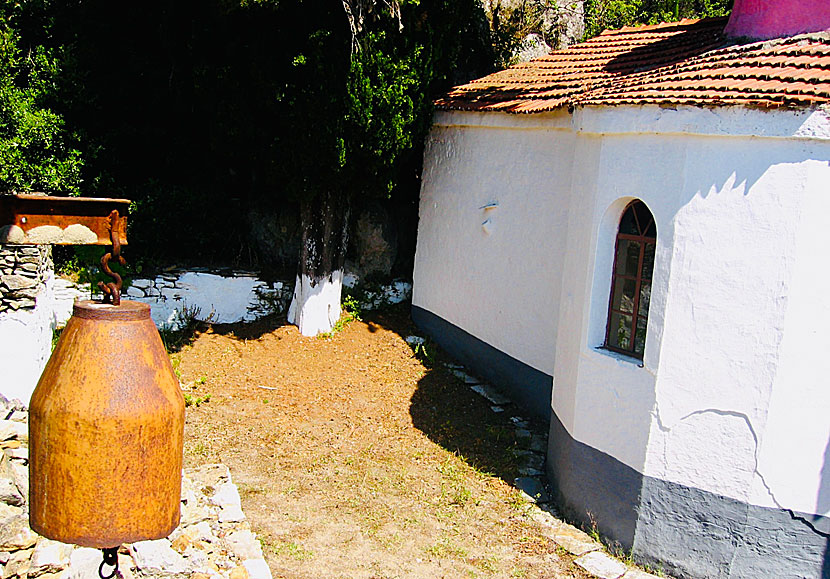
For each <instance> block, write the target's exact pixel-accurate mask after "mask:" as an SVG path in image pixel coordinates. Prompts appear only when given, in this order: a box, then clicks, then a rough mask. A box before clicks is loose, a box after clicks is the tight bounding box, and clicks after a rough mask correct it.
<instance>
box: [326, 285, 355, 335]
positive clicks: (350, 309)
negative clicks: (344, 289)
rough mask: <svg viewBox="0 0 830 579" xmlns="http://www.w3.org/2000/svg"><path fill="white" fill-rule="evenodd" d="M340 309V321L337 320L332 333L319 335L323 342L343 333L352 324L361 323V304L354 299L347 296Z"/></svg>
mask: <svg viewBox="0 0 830 579" xmlns="http://www.w3.org/2000/svg"><path fill="white" fill-rule="evenodd" d="M340 309H341V312H340V319H339V320H337V322H336V323H335V324H334V327H333V328H332V329H331V331H330V332H324V333H321V334H317V337H318V338H320V339H321V340H328V339H331V338H333V337H334V336H335V334H337V333H339V332H342V331H343V330H344V329H345V328H346V326H348V325H349V324H351V323H352V322H359V321H360V319H361V318H360V304H359V303H358V302H357V300H356V299H354V298H353V297H350V296H345V297H344V298H343V299H342V300H341V303H340Z"/></svg>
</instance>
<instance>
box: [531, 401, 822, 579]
mask: <svg viewBox="0 0 830 579" xmlns="http://www.w3.org/2000/svg"><path fill="white" fill-rule="evenodd" d="M547 470H548V476H549V477H550V481H551V485H552V487H553V493H554V497H555V499H556V501H557V502H558V503H559V507H560V509H561V510H562V512H563V514H565V515H566V516H567V517H569V518H571V519H572V520H575V521H577V522H580V523H583V524H585V525H588V526H590V525H591V524H592V522H596V525H597V527H598V530H599V532H600V533H601V534H602V535H603V537H604V538H606V539H608V540H609V541H611V542H616V543H618V544H619V545H620V546H621V547H622V549H623V550H624V551H626V552H630V551H631V550H632V547H633V554H634V558H635V560H636V561H637V562H638V563H641V564H648V565H650V566H652V567H660V568H662V569H664V570H666V571H667V572H669V573H671V574H673V575H675V576H677V577H689V578H695V579H698V578H699V579H704V578H705V579H710V578H712V579H715V578H717V579H759V578H775V579H796V578H798V579H804V578H810V579H819V578H821V579H830V552H828V551H829V550H830V549H828V547H829V546H830V518H827V517H822V516H819V515H808V514H804V513H798V512H791V511H787V510H783V509H768V508H764V507H757V506H753V505H748V504H746V503H742V502H740V501H738V500H735V499H731V498H728V497H724V496H721V495H716V494H714V493H710V492H707V491H704V490H701V489H696V488H689V487H685V486H683V485H678V484H675V483H671V482H667V481H664V480H660V479H655V478H652V477H647V476H643V475H642V474H640V473H638V472H637V471H636V470H634V469H633V468H631V467H629V466H627V465H625V464H623V463H621V462H620V461H618V460H617V459H615V458H613V457H612V456H610V455H608V454H605V453H604V452H601V451H599V450H597V449H595V448H592V447H590V446H588V445H586V444H583V443H581V442H579V441H576V440H574V439H573V438H572V437H571V436H570V434H569V433H568V431H567V430H566V429H565V427H564V426H563V425H562V423H561V422H560V421H559V418H558V417H557V416H556V414H555V413H553V414H552V416H551V423H550V437H549V439H548V461H547Z"/></svg>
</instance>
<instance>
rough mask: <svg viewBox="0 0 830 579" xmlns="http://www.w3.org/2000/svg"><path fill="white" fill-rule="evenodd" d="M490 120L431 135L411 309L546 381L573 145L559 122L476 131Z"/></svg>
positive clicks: (440, 127)
mask: <svg viewBox="0 0 830 579" xmlns="http://www.w3.org/2000/svg"><path fill="white" fill-rule="evenodd" d="M491 116H492V115H491ZM491 116H480V115H479V116H476V115H473V116H472V118H467V117H465V116H464V115H459V116H458V117H459V118H461V119H462V121H463V122H464V123H470V125H468V126H465V127H464V128H460V127H458V126H447V125H436V126H435V127H434V128H433V130H432V132H431V134H430V137H429V140H428V142H427V149H426V152H425V160H426V163H425V167H426V169H425V172H424V175H423V183H422V189H421V204H420V223H419V232H418V245H417V251H416V255H415V271H414V290H413V298H412V299H413V304H414V305H417V306H421V307H423V308H425V309H427V310H429V311H431V312H433V313H434V314H436V315H438V316H441V317H442V318H444V319H445V320H447V321H449V322H451V323H453V324H455V325H456V326H458V327H460V328H463V329H464V330H466V331H467V332H469V333H470V334H472V335H474V336H476V337H477V338H479V339H481V340H483V341H485V342H487V343H489V344H491V345H493V346H494V347H496V348H498V349H499V350H501V351H503V352H505V353H507V354H509V355H510V356H512V357H514V358H516V359H518V360H520V361H522V362H524V363H526V364H529V365H530V366H532V367H534V368H536V369H539V370H541V371H543V372H546V373H549V374H550V373H551V372H552V369H553V352H554V347H555V338H556V323H557V312H558V299H559V288H560V276H561V273H562V271H563V269H562V261H563V259H564V252H563V251H562V248H563V247H564V246H565V244H566V230H567V198H568V191H569V188H570V180H571V156H572V154H573V146H574V135H573V134H572V133H571V132H570V131H567V130H561V129H559V128H558V127H557V122H558V121H561V117H562V116H561V115H560V117H557V118H553V119H550V118H549V119H547V120H546V121H544V122H543V123H542V124H541V125H540V124H539V123H540V121H539V120H538V119H536V118H533V117H527V118H526V119H525V121H526V125H525V126H524V127H523V128H521V129H519V128H516V127H513V126H510V123H515V122H516V119H515V118H514V117H512V116H509V115H496V117H498V118H499V119H502V118H504V120H505V122H506V123H507V125H506V126H500V127H482V126H474V125H475V122H476V121H477V120H478V119H481V120H485V119H489V118H491ZM453 118H456V117H452V116H450V117H446V116H444V117H443V119H444V122H448V123H451V122H452V119H453ZM551 127H553V128H551ZM490 204H493V205H495V206H494V207H492V208H490V209H483V207H485V206H487V205H490Z"/></svg>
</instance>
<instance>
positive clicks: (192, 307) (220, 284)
mask: <svg viewBox="0 0 830 579" xmlns="http://www.w3.org/2000/svg"><path fill="white" fill-rule="evenodd" d="M123 297H124V299H129V300H135V301H139V302H144V303H146V304H149V305H150V306H151V308H152V317H153V321H154V322H155V323H156V325H157V326H158V327H160V328H161V327H167V328H171V329H175V328H176V327H178V326H179V325H180V324H181V323H182V322H183V321H185V320H187V319H188V318H191V317H192V318H195V319H197V320H200V321H209V322H212V323H214V324H233V323H236V322H252V321H254V320H256V319H258V318H261V317H263V316H266V315H268V314H270V313H274V312H281V311H284V310H285V309H286V308H287V306H288V304H287V301H288V300H290V299H291V285H290V284H287V283H285V282H281V281H276V282H273V283H269V282H266V281H263V280H261V279H259V278H258V277H257V276H256V275H255V274H253V273H247V272H236V273H233V274H232V275H220V274H217V273H211V272H208V271H177V272H170V273H163V274H160V275H158V276H156V277H155V278H153V279H135V280H133V281H132V283H131V284H130V286H129V287H128V288H127V290H126V291H125V292H124V296H123Z"/></svg>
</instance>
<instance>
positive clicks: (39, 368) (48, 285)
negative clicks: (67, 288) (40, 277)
mask: <svg viewBox="0 0 830 579" xmlns="http://www.w3.org/2000/svg"><path fill="white" fill-rule="evenodd" d="M53 301H54V278H53V277H52V275H51V274H47V276H46V278H45V279H44V285H43V288H42V290H41V293H40V294H39V295H38V297H37V299H36V304H35V307H34V308H33V309H30V310H22V311H21V310H18V311H15V312H4V313H3V314H0V368H2V372H0V394H2V395H3V396H5V397H6V398H8V399H9V400H14V399H17V400H20V401H21V402H23V403H24V404H26V405H27V406H28V405H29V400H30V399H31V397H32V392H34V390H35V386H37V382H38V380H39V379H40V374H41V373H42V372H43V368H44V367H45V366H46V362H47V361H48V360H49V356H50V355H51V353H52V331H53V330H54V328H55V317H54V304H53Z"/></svg>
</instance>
